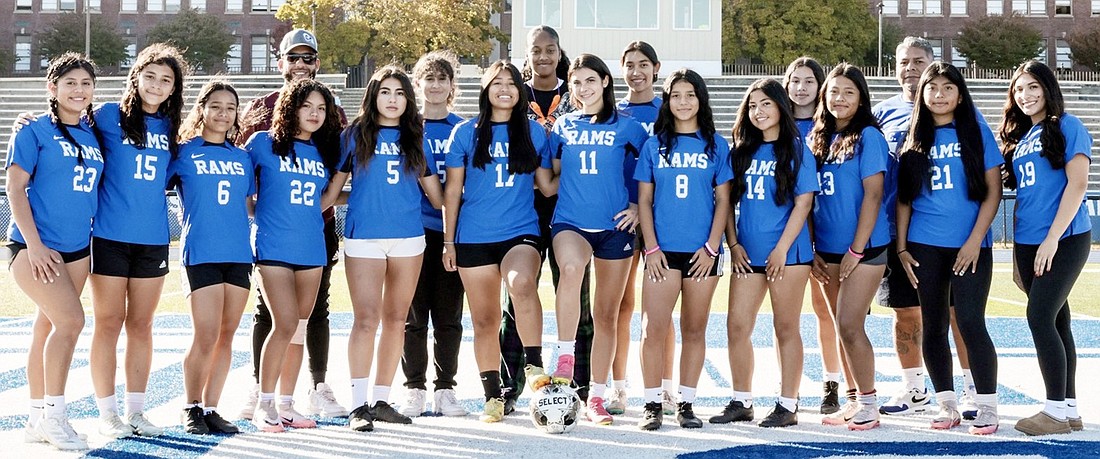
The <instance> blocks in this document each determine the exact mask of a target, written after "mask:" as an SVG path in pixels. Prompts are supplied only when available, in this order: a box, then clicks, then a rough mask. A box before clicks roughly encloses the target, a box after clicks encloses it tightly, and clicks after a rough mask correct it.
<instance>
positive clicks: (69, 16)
mask: <svg viewBox="0 0 1100 459" xmlns="http://www.w3.org/2000/svg"><path fill="white" fill-rule="evenodd" d="M84 19H85V18H84V15H83V14H81V13H64V14H60V15H58V16H57V19H56V20H54V23H53V24H52V25H51V26H50V28H49V29H47V30H46V31H45V32H42V33H41V34H39V35H38V37H37V38H38V49H39V51H40V52H41V53H42V56H43V57H45V58H46V59H52V58H54V57H57V56H60V55H61V54H63V53H65V52H68V51H75V52H78V53H83V52H84ZM91 23H92V33H91V38H92V42H91V56H90V57H91V59H92V60H93V61H95V63H96V64H98V65H99V66H101V67H114V66H116V65H118V63H119V62H121V61H122V60H123V59H126V57H127V56H126V41H125V40H123V39H122V35H120V34H119V33H118V30H117V29H116V28H115V25H114V24H108V23H107V21H106V20H105V19H103V17H102V15H96V14H93V15H92V19H91Z"/></svg>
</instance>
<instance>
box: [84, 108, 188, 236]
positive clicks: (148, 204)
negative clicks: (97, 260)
mask: <svg viewBox="0 0 1100 459" xmlns="http://www.w3.org/2000/svg"><path fill="white" fill-rule="evenodd" d="M121 116H122V115H121V112H120V111H119V106H118V104H117V103H113V102H112V103H108V104H103V105H102V106H100V107H99V109H97V110H96V111H95V122H96V127H97V128H99V132H100V134H101V137H100V138H101V139H102V140H103V145H102V147H103V155H104V156H105V157H106V158H107V161H105V162H104V165H103V184H102V186H101V187H100V189H99V210H98V211H97V212H96V217H95V225H94V227H93V229H92V236H95V237H101V238H104V239H110V240H112V241H119V242H129V243H132V244H147V245H164V244H167V243H168V206H167V201H165V198H164V188H165V185H167V183H168V174H167V170H168V162H169V161H170V160H171V159H172V155H171V153H169V151H168V138H169V136H174V135H176V134H175V133H174V132H170V131H171V123H170V122H169V121H168V118H167V117H166V116H163V115H159V114H158V115H149V114H146V115H145V132H144V133H142V135H143V136H144V139H143V140H144V141H145V146H144V147H143V148H139V147H138V146H136V145H134V144H133V143H132V142H131V141H130V139H129V138H127V137H126V134H125V133H124V132H122V124H121V121H120V118H121Z"/></svg>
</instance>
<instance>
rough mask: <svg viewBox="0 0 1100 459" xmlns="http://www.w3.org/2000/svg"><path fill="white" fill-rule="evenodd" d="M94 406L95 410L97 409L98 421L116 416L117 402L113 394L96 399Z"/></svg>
mask: <svg viewBox="0 0 1100 459" xmlns="http://www.w3.org/2000/svg"><path fill="white" fill-rule="evenodd" d="M95 406H96V408H99V418H100V419H104V418H107V417H111V416H118V400H116V399H115V394H111V395H108V396H106V397H103V398H96V399H95Z"/></svg>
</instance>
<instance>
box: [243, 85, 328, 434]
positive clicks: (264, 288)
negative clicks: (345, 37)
mask: <svg viewBox="0 0 1100 459" xmlns="http://www.w3.org/2000/svg"><path fill="white" fill-rule="evenodd" d="M339 133H340V117H339V114H338V112H337V110H336V102H335V100H334V99H333V96H332V92H331V91H330V90H329V89H328V87H326V86H325V85H324V84H322V83H320V82H317V81H314V80H298V81H295V82H292V83H290V84H288V85H286V86H285V87H284V88H283V90H282V92H281V93H280V94H279V98H278V100H277V101H276V102H275V110H274V112H273V121H272V125H271V129H270V130H268V131H263V132H258V133H256V134H254V135H253V136H252V138H251V139H249V140H248V143H247V144H246V145H245V149H246V150H247V151H248V153H249V156H251V158H252V165H253V168H254V169H255V175H256V181H257V187H256V210H255V213H256V220H255V224H254V226H253V233H254V237H253V239H254V241H253V246H254V248H255V256H256V271H257V273H258V274H259V276H260V292H261V294H262V295H263V296H264V298H265V299H267V300H268V305H269V306H270V307H271V313H272V317H273V318H274V324H275V329H274V331H272V333H271V334H270V335H268V338H267V342H266V343H264V348H263V352H262V354H261V357H260V403H259V405H258V407H259V411H260V412H261V413H262V414H258V415H257V416H255V417H254V418H253V420H252V422H253V423H254V424H256V426H257V428H259V429H260V430H263V431H265V432H282V431H284V430H285V427H299V428H310V427H316V426H317V423H316V422H314V421H313V420H311V419H309V418H306V417H305V416H302V415H301V414H300V413H298V412H297V411H296V410H295V409H294V399H293V396H294V386H295V383H296V382H297V376H298V369H299V368H301V365H302V353H303V350H302V346H301V344H303V343H304V342H305V327H306V323H307V322H308V320H309V315H310V313H311V312H312V311H313V307H314V304H315V303H316V301H315V300H316V299H317V289H318V287H319V285H320V282H321V266H324V265H325V263H327V262H328V259H327V257H326V256H325V240H324V232H323V229H324V220H323V218H322V216H321V211H322V210H323V209H325V208H327V207H322V206H321V202H322V195H323V194H324V192H325V188H326V187H327V186H328V184H329V177H330V176H332V174H333V173H334V172H335V171H336V165H337V162H338V161H339V154H340V152H339V148H340V145H339ZM291 344H295V345H296V346H291ZM283 368H287V369H289V370H291V371H286V372H284V371H282V369H283ZM276 384H278V385H279V403H278V409H277V410H276V404H275V386H276ZM284 426H285V427H284Z"/></svg>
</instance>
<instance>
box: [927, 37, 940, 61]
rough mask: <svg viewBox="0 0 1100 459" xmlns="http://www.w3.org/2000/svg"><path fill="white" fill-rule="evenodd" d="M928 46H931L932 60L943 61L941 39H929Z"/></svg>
mask: <svg viewBox="0 0 1100 459" xmlns="http://www.w3.org/2000/svg"><path fill="white" fill-rule="evenodd" d="M928 44H930V45H932V60H933V61H939V60H943V39H940V38H929V39H928Z"/></svg>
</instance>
